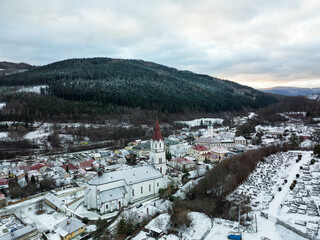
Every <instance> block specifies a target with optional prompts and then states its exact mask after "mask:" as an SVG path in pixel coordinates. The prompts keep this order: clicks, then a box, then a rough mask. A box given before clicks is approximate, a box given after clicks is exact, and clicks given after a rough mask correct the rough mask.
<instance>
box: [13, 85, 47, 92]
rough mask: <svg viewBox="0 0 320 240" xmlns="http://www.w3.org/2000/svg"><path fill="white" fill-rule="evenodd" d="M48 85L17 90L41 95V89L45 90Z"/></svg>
mask: <svg viewBox="0 0 320 240" xmlns="http://www.w3.org/2000/svg"><path fill="white" fill-rule="evenodd" d="M46 87H48V85H39V86H33V87H23V88H20V89H19V90H18V92H33V93H38V94H40V93H41V88H46Z"/></svg>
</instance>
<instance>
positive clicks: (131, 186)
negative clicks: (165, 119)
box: [84, 120, 168, 214]
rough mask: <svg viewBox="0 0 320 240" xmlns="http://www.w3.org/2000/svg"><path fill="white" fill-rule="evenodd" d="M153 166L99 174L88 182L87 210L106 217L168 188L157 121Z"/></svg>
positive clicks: (153, 147) (85, 200)
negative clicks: (108, 213)
mask: <svg viewBox="0 0 320 240" xmlns="http://www.w3.org/2000/svg"><path fill="white" fill-rule="evenodd" d="M149 155H150V158H149V160H150V164H147V165H143V166H133V167H128V166H127V167H125V168H123V169H120V170H117V171H113V172H107V173H101V172H100V173H98V175H97V176H95V177H94V178H92V179H91V180H90V181H89V182H88V187H87V188H86V190H85V195H84V206H85V207H86V208H87V209H88V210H90V209H95V210H97V211H99V212H100V214H104V213H107V212H112V211H115V210H119V209H120V208H121V207H123V206H124V207H125V206H128V204H131V203H134V202H138V201H140V200H143V199H148V198H151V197H153V196H156V195H157V194H158V192H159V189H160V188H165V187H167V182H168V178H167V175H166V173H167V161H166V155H165V150H164V141H163V138H162V136H161V131H160V127H159V122H158V120H157V121H156V123H155V126H154V133H153V137H152V139H151V148H150V153H149Z"/></svg>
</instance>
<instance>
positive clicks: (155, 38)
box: [0, 0, 320, 88]
mask: <svg viewBox="0 0 320 240" xmlns="http://www.w3.org/2000/svg"><path fill="white" fill-rule="evenodd" d="M96 56H100V57H104V56H105V57H114V58H134V59H143V60H146V61H153V62H156V63H160V64H164V65H167V66H170V67H176V68H178V69H182V70H190V71H194V72H196V73H205V74H209V75H212V76H215V77H219V78H223V79H229V80H232V81H236V82H239V83H241V84H246V85H249V86H252V87H256V88H260V87H273V86H279V85H282V86H295V87H320V1H319V0H277V1H266V0H251V1H248V0H233V1H232V0H209V1H201V0H198V1H196V0H183V1H176V0H172V1H167V0H158V1H153V0H145V1H142V0H140V1H139V0H128V1H120V0H113V1H106V0H101V1H98V0H92V1H89V0H86V1H82V0H61V1H60V0H59V1H58V0H50V1H47V0H34V1H28V0H21V1H16V0H0V61H13V62H28V63H31V64H35V65H44V64H48V63H51V62H54V61H59V60H63V59H67V58H80V57H96Z"/></svg>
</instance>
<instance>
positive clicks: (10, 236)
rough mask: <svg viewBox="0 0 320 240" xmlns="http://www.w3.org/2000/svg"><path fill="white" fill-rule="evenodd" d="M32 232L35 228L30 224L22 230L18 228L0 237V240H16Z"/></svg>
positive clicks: (33, 224)
mask: <svg viewBox="0 0 320 240" xmlns="http://www.w3.org/2000/svg"><path fill="white" fill-rule="evenodd" d="M34 230H37V226H36V224H35V223H32V224H30V225H27V226H25V227H23V228H20V229H18V230H16V231H13V232H10V233H7V234H6V235H3V236H2V237H0V240H13V239H18V238H20V237H22V236H24V235H26V234H28V233H30V232H33V231H34Z"/></svg>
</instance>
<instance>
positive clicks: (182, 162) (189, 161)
mask: <svg viewBox="0 0 320 240" xmlns="http://www.w3.org/2000/svg"><path fill="white" fill-rule="evenodd" d="M171 161H172V162H177V163H180V164H183V165H188V164H194V162H193V161H191V160H188V159H186V158H181V157H178V158H174V159H172V160H171Z"/></svg>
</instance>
